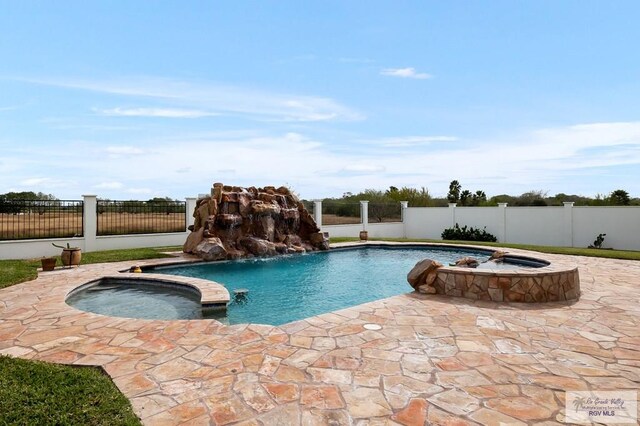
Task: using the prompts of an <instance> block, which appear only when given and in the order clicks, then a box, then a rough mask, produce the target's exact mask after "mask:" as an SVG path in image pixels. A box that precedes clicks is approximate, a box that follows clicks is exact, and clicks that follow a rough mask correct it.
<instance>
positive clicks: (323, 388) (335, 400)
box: [300, 385, 345, 409]
mask: <svg viewBox="0 0 640 426" xmlns="http://www.w3.org/2000/svg"><path fill="white" fill-rule="evenodd" d="M300 404H301V405H305V406H307V407H308V408H322V409H335V408H344V407H345V404H344V402H343V400H342V398H341V397H340V391H339V390H338V388H337V387H336V386H332V385H318V386H315V385H304V386H303V387H302V391H301V395H300Z"/></svg>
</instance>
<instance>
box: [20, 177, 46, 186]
mask: <svg viewBox="0 0 640 426" xmlns="http://www.w3.org/2000/svg"><path fill="white" fill-rule="evenodd" d="M51 181H52V179H51V178H29V179H25V180H23V181H20V185H25V186H32V185H33V186H37V185H44V184H47V183H49V182H51Z"/></svg>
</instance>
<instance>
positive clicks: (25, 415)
mask: <svg viewBox="0 0 640 426" xmlns="http://www.w3.org/2000/svg"><path fill="white" fill-rule="evenodd" d="M0 424H2V425H139V424H140V421H139V420H138V418H137V417H136V415H135V414H134V413H133V409H132V408H131V404H130V403H129V401H128V400H127V398H125V397H124V395H122V394H121V393H120V392H119V391H118V388H116V386H115V385H114V384H113V383H112V382H111V379H110V378H109V377H108V376H107V375H106V374H104V373H103V372H102V371H101V370H100V369H98V368H93V367H71V366H64V365H56V364H49V363H44V362H39V361H27V360H23V359H17V358H10V357H6V356H0Z"/></svg>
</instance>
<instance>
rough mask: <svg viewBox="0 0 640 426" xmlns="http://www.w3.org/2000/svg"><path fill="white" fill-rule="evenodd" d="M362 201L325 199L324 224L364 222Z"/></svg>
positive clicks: (323, 206)
mask: <svg viewBox="0 0 640 426" xmlns="http://www.w3.org/2000/svg"><path fill="white" fill-rule="evenodd" d="M360 210H361V208H360V202H355V203H354V202H341V201H333V200H324V201H323V202H322V224H323V225H348V224H357V223H362V218H361V212H360Z"/></svg>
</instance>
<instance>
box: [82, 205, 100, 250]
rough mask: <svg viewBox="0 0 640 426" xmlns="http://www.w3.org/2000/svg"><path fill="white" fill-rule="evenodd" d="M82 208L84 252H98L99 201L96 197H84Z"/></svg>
mask: <svg viewBox="0 0 640 426" xmlns="http://www.w3.org/2000/svg"><path fill="white" fill-rule="evenodd" d="M82 198H83V200H84V202H83V206H82V226H83V227H84V229H83V230H82V234H83V235H84V251H86V252H90V251H95V250H96V235H97V234H98V199H97V196H95V195H83V196H82Z"/></svg>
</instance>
